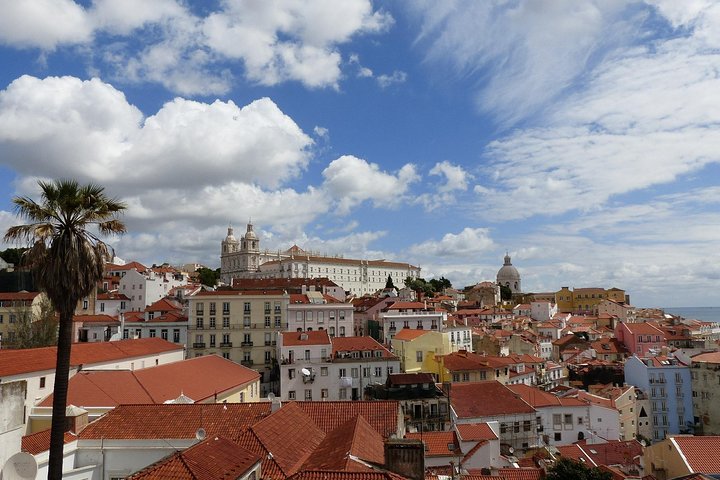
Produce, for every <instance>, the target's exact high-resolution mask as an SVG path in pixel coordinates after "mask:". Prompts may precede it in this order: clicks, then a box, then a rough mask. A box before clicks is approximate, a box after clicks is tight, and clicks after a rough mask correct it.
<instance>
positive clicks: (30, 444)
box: [20, 428, 77, 455]
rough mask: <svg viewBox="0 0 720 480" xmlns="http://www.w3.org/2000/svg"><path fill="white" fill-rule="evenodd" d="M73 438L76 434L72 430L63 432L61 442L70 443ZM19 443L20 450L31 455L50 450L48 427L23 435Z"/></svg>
mask: <svg viewBox="0 0 720 480" xmlns="http://www.w3.org/2000/svg"><path fill="white" fill-rule="evenodd" d="M75 440H77V435H75V434H74V433H72V432H65V436H64V438H63V442H65V443H70V442H74V441H75ZM21 445H22V446H21V447H20V448H21V449H22V451H23V452H27V453H29V454H31V455H37V454H38V453H42V452H46V451H48V450H50V429H49V428H48V429H47V430H41V431H39V432H36V433H32V434H30V435H25V436H24V437H22V444H21Z"/></svg>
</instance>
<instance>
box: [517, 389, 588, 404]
mask: <svg viewBox="0 0 720 480" xmlns="http://www.w3.org/2000/svg"><path fill="white" fill-rule="evenodd" d="M507 387H508V388H509V389H510V390H512V391H513V392H515V393H517V394H518V395H520V398H522V399H523V400H524V401H525V402H526V403H527V404H528V405H531V406H532V407H534V408H542V407H554V406H558V407H559V406H563V407H584V406H587V404H586V403H585V402H583V401H582V400H578V399H577V398H560V397H556V396H555V395H553V394H552V393H548V392H545V391H543V390H540V389H539V388H535V387H531V386H529V385H524V384H517V385H508V386H507Z"/></svg>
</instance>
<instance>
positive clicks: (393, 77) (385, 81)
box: [376, 70, 407, 88]
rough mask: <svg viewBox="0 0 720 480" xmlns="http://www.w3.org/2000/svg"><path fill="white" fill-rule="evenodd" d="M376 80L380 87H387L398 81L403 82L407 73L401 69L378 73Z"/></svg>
mask: <svg viewBox="0 0 720 480" xmlns="http://www.w3.org/2000/svg"><path fill="white" fill-rule="evenodd" d="M376 80H377V82H378V85H380V88H387V87H390V86H392V85H396V84H399V83H405V81H406V80H407V73H405V72H403V71H401V70H395V71H394V72H393V73H392V74H390V75H378V76H377V78H376Z"/></svg>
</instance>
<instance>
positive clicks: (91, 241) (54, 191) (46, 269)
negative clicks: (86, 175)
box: [5, 180, 126, 479]
mask: <svg viewBox="0 0 720 480" xmlns="http://www.w3.org/2000/svg"><path fill="white" fill-rule="evenodd" d="M38 184H39V185H40V189H41V190H42V202H41V203H37V202H35V201H34V200H32V199H31V198H29V197H15V198H14V199H13V203H14V204H15V211H16V215H17V216H19V217H20V218H22V219H23V220H25V221H27V222H28V223H27V224H25V225H16V226H14V227H10V228H9V229H8V230H7V232H6V233H5V241H16V242H17V241H21V242H22V241H24V242H27V244H28V246H29V247H30V249H29V250H28V251H27V252H26V253H25V255H24V258H23V260H24V261H25V263H27V264H28V265H29V266H30V267H31V269H32V271H33V274H34V276H35V279H36V284H37V285H38V287H39V289H40V290H43V291H44V292H45V293H46V294H47V296H48V298H49V299H50V301H51V302H52V304H53V306H54V308H55V310H56V311H57V312H58V315H59V331H58V346H57V364H56V369H55V386H54V390H53V410H52V427H51V432H50V460H49V465H48V467H49V471H48V478H50V479H60V478H62V462H63V445H64V442H63V439H64V435H65V430H66V419H65V409H66V402H67V390H68V374H69V371H70V347H71V346H72V318H73V312H74V310H75V306H76V305H77V303H78V301H79V300H80V299H82V298H83V297H85V296H87V295H88V294H90V293H91V292H92V290H93V288H94V287H95V285H96V284H97V282H98V281H99V280H100V279H101V278H102V274H103V268H104V266H105V262H106V261H108V260H110V259H111V257H110V255H109V254H110V252H111V249H110V248H109V247H108V246H107V245H106V244H105V243H103V242H102V241H100V240H99V239H98V237H97V236H96V234H95V233H92V232H90V231H88V230H87V229H88V228H92V229H93V230H95V229H96V230H97V232H98V233H99V234H103V235H107V234H121V233H124V232H125V225H124V224H123V223H122V222H121V221H120V220H118V219H117V216H118V215H119V214H120V213H122V212H123V211H124V210H125V208H126V207H125V204H124V203H122V202H119V201H117V200H115V199H111V198H108V197H107V196H106V195H105V194H104V193H103V192H104V189H103V188H102V187H100V186H97V185H93V184H89V185H79V184H78V182H77V181H75V180H55V181H52V182H44V181H40V182H38Z"/></svg>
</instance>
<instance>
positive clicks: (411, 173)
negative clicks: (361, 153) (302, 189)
mask: <svg viewBox="0 0 720 480" xmlns="http://www.w3.org/2000/svg"><path fill="white" fill-rule="evenodd" d="M322 174H323V177H324V178H325V181H324V182H323V189H324V190H325V191H327V192H328V195H329V196H330V197H332V198H334V199H335V200H336V201H337V203H338V211H339V213H341V214H347V213H348V212H349V211H350V209H351V208H352V207H354V206H356V205H358V204H360V203H362V202H364V201H366V200H371V201H372V202H373V204H374V205H375V206H376V207H379V206H387V207H393V206H396V205H398V204H399V203H400V202H401V201H403V200H404V199H405V194H406V192H407V190H408V187H409V185H410V184H411V183H413V182H416V181H417V180H419V176H418V175H417V173H416V172H415V167H414V165H412V164H406V165H404V166H403V167H402V168H401V169H400V170H399V171H398V173H397V175H393V174H391V173H386V172H383V171H381V170H380V167H379V166H378V165H377V164H375V163H368V162H367V161H366V160H363V159H361V158H357V157H354V156H352V155H343V156H342V157H340V158H338V159H336V160H333V161H332V162H330V165H328V167H327V168H326V169H325V170H323V172H322Z"/></svg>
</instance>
